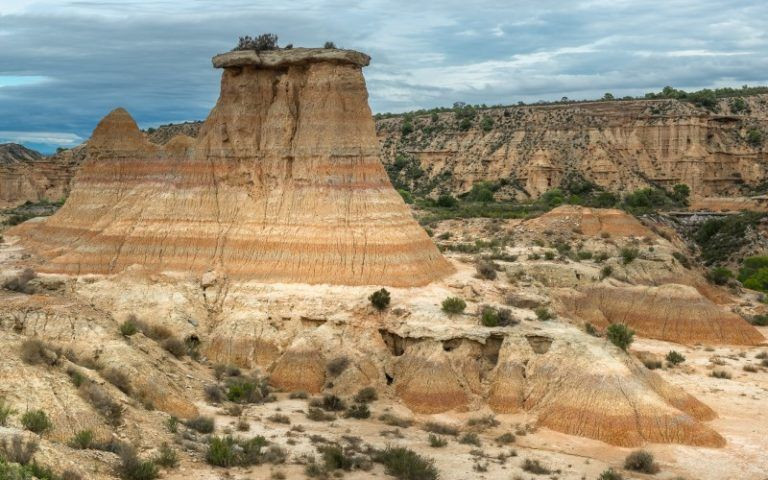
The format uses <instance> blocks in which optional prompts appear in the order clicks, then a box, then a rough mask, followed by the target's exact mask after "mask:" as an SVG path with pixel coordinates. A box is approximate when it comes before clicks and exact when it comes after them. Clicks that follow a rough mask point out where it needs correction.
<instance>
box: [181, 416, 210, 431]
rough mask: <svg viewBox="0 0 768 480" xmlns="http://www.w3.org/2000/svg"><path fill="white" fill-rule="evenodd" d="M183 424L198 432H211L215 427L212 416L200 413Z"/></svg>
mask: <svg viewBox="0 0 768 480" xmlns="http://www.w3.org/2000/svg"><path fill="white" fill-rule="evenodd" d="M185 425H186V426H187V427H189V428H191V429H192V430H195V431H198V432H200V433H213V430H214V428H215V422H214V420H213V417H206V416H202V415H201V416H199V417H195V418H193V419H191V420H187V421H186V422H185Z"/></svg>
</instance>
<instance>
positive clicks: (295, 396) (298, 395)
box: [288, 391, 309, 400]
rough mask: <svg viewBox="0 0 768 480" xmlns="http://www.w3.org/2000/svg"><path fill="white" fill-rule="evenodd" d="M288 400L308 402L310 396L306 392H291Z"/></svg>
mask: <svg viewBox="0 0 768 480" xmlns="http://www.w3.org/2000/svg"><path fill="white" fill-rule="evenodd" d="M288 398H290V399H292V400H306V399H308V398H309V394H308V393H307V392H305V391H298V392H291V393H290V394H289V395H288Z"/></svg>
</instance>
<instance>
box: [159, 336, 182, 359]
mask: <svg viewBox="0 0 768 480" xmlns="http://www.w3.org/2000/svg"><path fill="white" fill-rule="evenodd" d="M162 346H163V348H164V349H165V350H166V351H167V352H168V353H170V354H171V355H173V356H174V357H176V358H181V357H183V356H184V355H186V354H187V347H186V345H184V342H182V341H181V340H179V339H178V338H176V337H170V338H166V339H165V340H163V343H162Z"/></svg>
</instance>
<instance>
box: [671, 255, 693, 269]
mask: <svg viewBox="0 0 768 480" xmlns="http://www.w3.org/2000/svg"><path fill="white" fill-rule="evenodd" d="M672 256H673V257H674V258H675V260H677V261H678V262H680V265H682V266H683V268H688V269H690V268H691V261H690V260H688V257H686V256H685V255H683V254H682V253H680V252H672Z"/></svg>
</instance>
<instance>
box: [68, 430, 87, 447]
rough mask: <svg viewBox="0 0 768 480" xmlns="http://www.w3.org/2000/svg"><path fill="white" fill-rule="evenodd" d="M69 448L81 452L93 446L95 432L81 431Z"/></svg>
mask: <svg viewBox="0 0 768 480" xmlns="http://www.w3.org/2000/svg"><path fill="white" fill-rule="evenodd" d="M69 446H70V447H72V448H76V449H79V450H86V449H89V448H91V447H92V446H93V431H92V430H80V431H79V432H77V433H76V434H75V436H74V437H72V440H70V442H69Z"/></svg>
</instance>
